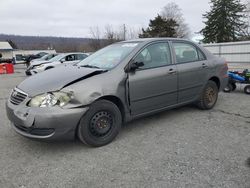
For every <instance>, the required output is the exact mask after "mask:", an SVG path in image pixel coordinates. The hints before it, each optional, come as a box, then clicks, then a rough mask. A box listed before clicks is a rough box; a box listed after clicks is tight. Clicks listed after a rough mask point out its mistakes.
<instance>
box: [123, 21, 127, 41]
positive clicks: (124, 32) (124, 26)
mask: <svg viewBox="0 0 250 188" xmlns="http://www.w3.org/2000/svg"><path fill="white" fill-rule="evenodd" d="M126 32H127V31H126V25H125V24H123V40H126Z"/></svg>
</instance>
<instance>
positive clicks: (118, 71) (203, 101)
mask: <svg viewBox="0 0 250 188" xmlns="http://www.w3.org/2000/svg"><path fill="white" fill-rule="evenodd" d="M227 69H228V68H227V64H226V63H225V61H224V60H223V59H220V58H217V57H215V56H213V55H212V54H211V53H210V52H208V51H207V50H205V49H203V48H202V47H200V46H198V45H197V44H194V43H192V42H190V41H187V40H183V39H169V38H157V39H138V40H133V41H124V42H119V43H116V44H113V45H110V46H108V47H105V48H103V49H101V50H99V51H98V52H96V53H94V54H92V55H91V56H89V57H87V58H86V59H84V60H83V61H81V62H80V63H78V64H77V65H65V66H61V67H59V68H57V69H51V70H48V71H45V72H42V73H40V74H37V75H35V76H32V77H30V78H28V79H26V80H24V81H23V82H22V83H20V84H19V85H18V86H17V87H16V88H14V89H13V91H12V93H11V95H10V98H9V100H8V101H7V103H6V109H7V115H8V117H9V119H10V121H11V122H13V128H14V129H15V130H16V132H17V133H19V134H21V135H23V136H25V137H29V138H33V139H40V140H54V139H60V138H64V139H73V138H75V136H77V137H78V138H79V139H80V140H81V141H82V142H84V143H86V144H88V145H90V146H95V147H98V146H103V145H106V144H108V143H110V142H111V141H112V140H113V139H114V138H115V137H116V136H117V135H118V133H119V131H120V129H121V125H122V124H123V123H124V122H128V121H130V120H132V119H135V118H140V117H144V116H147V115H150V114H154V113H157V112H160V111H163V110H167V109H171V108H175V107H178V106H183V105H186V104H190V103H195V104H197V106H198V107H199V108H201V109H203V110H209V109H211V108H213V107H214V105H215V104H216V101H217V98H218V92H219V91H220V90H221V89H222V88H224V87H225V86H226V84H227V80H228V78H227Z"/></svg>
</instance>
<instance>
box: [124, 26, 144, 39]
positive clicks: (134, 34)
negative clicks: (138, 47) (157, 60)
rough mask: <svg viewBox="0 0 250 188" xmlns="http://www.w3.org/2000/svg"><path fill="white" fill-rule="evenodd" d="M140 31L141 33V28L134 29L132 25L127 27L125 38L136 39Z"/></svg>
mask: <svg viewBox="0 0 250 188" xmlns="http://www.w3.org/2000/svg"><path fill="white" fill-rule="evenodd" d="M140 33H141V28H137V29H135V28H134V27H129V28H127V36H126V38H127V39H128V40H131V39H137V38H138V36H139V34H140Z"/></svg>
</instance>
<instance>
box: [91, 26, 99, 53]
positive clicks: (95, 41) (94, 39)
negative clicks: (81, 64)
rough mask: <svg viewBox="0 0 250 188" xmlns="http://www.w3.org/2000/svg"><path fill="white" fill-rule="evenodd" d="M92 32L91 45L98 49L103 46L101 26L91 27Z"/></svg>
mask: <svg viewBox="0 0 250 188" xmlns="http://www.w3.org/2000/svg"><path fill="white" fill-rule="evenodd" d="M90 34H91V39H90V46H91V47H92V48H93V50H95V51H96V50H98V49H100V48H101V32H100V29H99V27H98V26H95V27H90Z"/></svg>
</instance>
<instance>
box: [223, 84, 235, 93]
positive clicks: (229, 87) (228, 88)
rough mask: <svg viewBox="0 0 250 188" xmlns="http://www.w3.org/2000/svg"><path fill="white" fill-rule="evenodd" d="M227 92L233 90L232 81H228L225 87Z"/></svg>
mask: <svg viewBox="0 0 250 188" xmlns="http://www.w3.org/2000/svg"><path fill="white" fill-rule="evenodd" d="M223 91H224V92H225V93H230V92H231V91H233V85H232V84H231V83H228V84H227V86H226V87H225V88H224V89H223Z"/></svg>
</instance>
